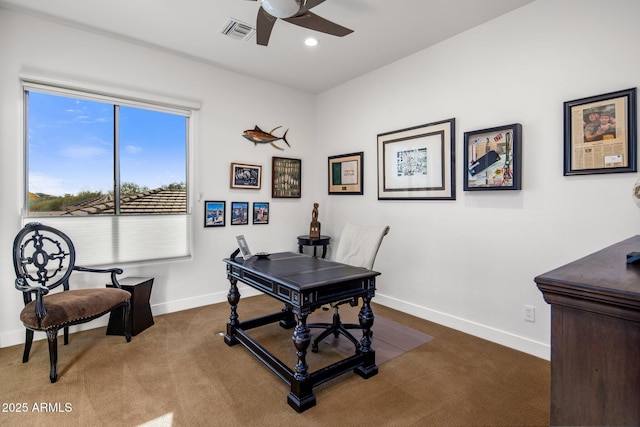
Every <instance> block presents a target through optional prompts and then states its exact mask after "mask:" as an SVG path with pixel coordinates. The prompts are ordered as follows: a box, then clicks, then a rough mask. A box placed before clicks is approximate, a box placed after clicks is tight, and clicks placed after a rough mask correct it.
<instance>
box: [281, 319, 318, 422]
mask: <svg viewBox="0 0 640 427" xmlns="http://www.w3.org/2000/svg"><path fill="white" fill-rule="evenodd" d="M307 316H308V313H305V314H296V320H297V322H298V323H297V325H296V327H295V329H294V330H293V337H292V338H293V344H294V345H295V347H296V354H297V355H298V363H296V368H295V373H294V374H293V379H292V380H291V393H289V396H288V397H287V402H288V403H289V406H291V407H292V408H293V409H295V410H296V411H297V412H302V411H306V410H307V409H309V408H311V407H313V406H315V404H316V397H315V396H314V395H313V383H312V381H311V377H310V375H309V371H308V369H309V366H308V365H307V360H306V359H307V348H308V347H309V344H310V343H311V334H310V333H309V328H307Z"/></svg>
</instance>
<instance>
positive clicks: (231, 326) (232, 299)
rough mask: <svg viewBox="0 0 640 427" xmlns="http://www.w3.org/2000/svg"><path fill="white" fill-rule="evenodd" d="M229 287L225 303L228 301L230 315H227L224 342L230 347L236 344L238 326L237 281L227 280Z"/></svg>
mask: <svg viewBox="0 0 640 427" xmlns="http://www.w3.org/2000/svg"><path fill="white" fill-rule="evenodd" d="M229 282H230V283H231V287H230V288H229V293H228V294H227V301H229V307H230V308H231V314H230V315H229V323H227V334H226V335H225V336H224V342H225V343H227V345H229V346H231V345H234V344H238V339H237V338H236V328H237V327H238V325H239V324H240V322H238V311H237V309H238V303H239V302H240V291H238V280H237V279H231V278H230V279H229Z"/></svg>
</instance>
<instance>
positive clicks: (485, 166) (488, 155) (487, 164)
mask: <svg viewBox="0 0 640 427" xmlns="http://www.w3.org/2000/svg"><path fill="white" fill-rule="evenodd" d="M464 164H465V168H464V170H463V175H464V185H463V188H464V191H486V190H498V191H501V190H502V191H503V190H520V189H521V185H522V184H521V182H522V125H521V124H520V123H513V124H510V125H505V126H497V127H492V128H487V129H480V130H475V131H470V132H465V133H464Z"/></svg>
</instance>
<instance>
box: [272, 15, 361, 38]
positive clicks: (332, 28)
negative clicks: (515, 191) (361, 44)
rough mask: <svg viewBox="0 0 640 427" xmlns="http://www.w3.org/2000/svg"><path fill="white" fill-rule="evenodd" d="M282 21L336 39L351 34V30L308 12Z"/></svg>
mask: <svg viewBox="0 0 640 427" xmlns="http://www.w3.org/2000/svg"><path fill="white" fill-rule="evenodd" d="M283 21H287V22H290V23H291V24H295V25H298V26H300V27H304V28H309V29H310V30H315V31H320V32H321V33H326V34H331V35H333V36H338V37H344V36H346V35H347V34H351V33H353V30H350V29H349V28H346V27H343V26H342V25H338V24H336V23H335V22H331V21H328V20H326V19H324V18H321V17H320V16H318V15H316V14H315V13H313V12H308V11H307V12H305V13H304V14H302V15H298V16H293V17H291V18H286V19H283Z"/></svg>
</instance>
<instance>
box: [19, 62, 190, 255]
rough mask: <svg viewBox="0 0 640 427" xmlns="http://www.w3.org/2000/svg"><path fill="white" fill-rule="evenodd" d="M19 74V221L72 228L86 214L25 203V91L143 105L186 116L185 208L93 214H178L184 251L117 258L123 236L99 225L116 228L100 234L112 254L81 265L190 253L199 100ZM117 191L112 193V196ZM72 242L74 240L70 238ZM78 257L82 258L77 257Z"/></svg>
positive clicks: (117, 216) (159, 216)
mask: <svg viewBox="0 0 640 427" xmlns="http://www.w3.org/2000/svg"><path fill="white" fill-rule="evenodd" d="M19 78H20V83H21V86H22V87H21V89H22V97H21V99H22V103H23V106H22V110H23V117H22V119H23V128H22V132H23V135H22V138H21V140H22V144H23V161H22V167H23V174H22V175H23V180H22V185H23V191H22V194H23V200H22V209H21V212H22V213H21V217H22V223H23V224H26V223H27V222H32V221H38V220H40V219H42V220H43V221H46V222H48V223H54V224H53V226H56V225H58V224H64V225H65V226H69V228H70V229H71V230H73V229H74V227H75V228H81V227H86V225H79V224H85V221H86V220H87V218H84V217H82V218H83V220H82V221H81V220H79V219H78V220H76V221H74V217H71V218H70V217H66V218H64V217H61V216H46V217H43V216H38V215H37V214H36V215H34V213H32V212H29V207H28V203H29V167H28V164H29V163H28V162H29V146H28V133H27V131H28V126H29V124H28V104H27V101H26V98H27V92H28V91H35V92H41V93H48V94H52V95H62V96H68V97H74V98H81V99H87V100H91V101H99V102H108V103H111V104H114V105H121V106H128V107H134V108H144V109H148V110H153V111H159V112H167V113H172V114H177V115H181V116H184V117H186V118H187V129H186V147H185V150H186V157H185V158H186V165H185V167H186V177H185V179H186V183H185V185H186V191H187V206H186V212H185V213H184V214H182V213H181V214H164V215H163V214H140V215H134V216H135V217H137V218H138V219H137V220H136V219H133V220H126V221H125V220H124V219H120V218H126V217H130V216H131V215H122V214H119V213H118V212H116V213H115V214H113V215H95V216H94V217H102V218H104V217H107V218H112V219H111V220H110V221H111V222H118V221H121V222H123V223H125V224H128V223H129V222H130V221H144V219H145V218H154V222H157V221H158V220H160V221H163V220H165V221H167V222H171V221H175V220H180V219H179V218H173V219H171V218H170V217H172V216H173V217H182V216H184V217H185V218H184V222H185V224H184V226H185V227H186V228H185V235H186V240H187V242H186V243H187V245H186V247H187V249H186V251H184V250H183V252H185V253H181V254H179V255H176V254H175V253H173V254H172V253H171V251H168V255H167V256H164V255H163V253H162V252H160V253H158V252H157V251H154V252H153V254H154V257H152V258H147V259H145V258H144V257H143V258H136V257H135V256H134V257H133V258H131V257H128V259H125V260H121V259H119V257H118V254H117V252H118V251H117V246H118V245H119V244H120V243H119V242H120V241H122V239H123V237H122V235H120V236H118V235H116V234H117V230H118V229H119V228H118V227H102V228H104V229H110V230H116V231H109V234H110V235H109V236H101V237H103V238H104V237H106V238H109V237H110V240H111V244H112V245H113V246H114V247H115V249H111V252H113V254H112V255H113V256H107V257H106V259H95V258H94V259H88V260H87V262H86V263H85V265H108V264H112V263H114V262H118V263H123V262H139V261H157V260H159V259H168V258H184V257H190V256H191V247H192V238H191V229H192V219H191V215H192V206H193V198H194V195H193V194H192V191H191V182H193V172H192V171H193V167H192V166H193V164H194V155H193V152H194V149H193V147H194V129H195V122H196V121H197V115H198V111H199V110H200V103H199V102H197V101H193V100H185V99H177V98H170V97H166V96H160V95H154V94H149V93H142V92H137V91H133V90H128V89H122V88H115V87H110V86H105V85H99V84H93V83H86V82H78V81H71V80H65V79H60V78H53V77H47V76H40V75H35V74H29V73H20V75H19ZM116 138H117V136H116ZM114 142H115V141H114ZM116 150H117V149H116ZM114 154H117V153H114ZM119 162H120V159H118V161H117V165H114V169H117V168H119ZM116 191H117V192H118V193H119V187H118V188H117V189H116ZM117 195H118V194H117V193H116V194H115V196H117ZM162 217H165V218H164V219H163V218H162ZM78 218H79V217H78ZM90 222H91V223H92V224H96V225H97V226H99V224H101V222H100V221H97V220H90ZM99 227H100V226H99ZM96 231H97V232H98V233H99V232H100V230H96ZM65 232H67V233H68V234H69V235H70V237H71V238H72V240H74V236H73V234H74V233H73V232H68V230H65ZM77 234H78V236H79V239H80V240H82V239H83V233H82V232H80V231H79V230H78V233H77ZM121 234H122V232H121ZM173 238H175V236H173ZM74 244H76V241H75V240H74ZM79 245H80V246H88V242H79ZM76 247H78V244H76ZM181 247H184V246H181ZM81 255H82V253H81V252H80V250H78V257H79V259H80V258H81ZM80 261H82V260H81V259H80Z"/></svg>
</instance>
